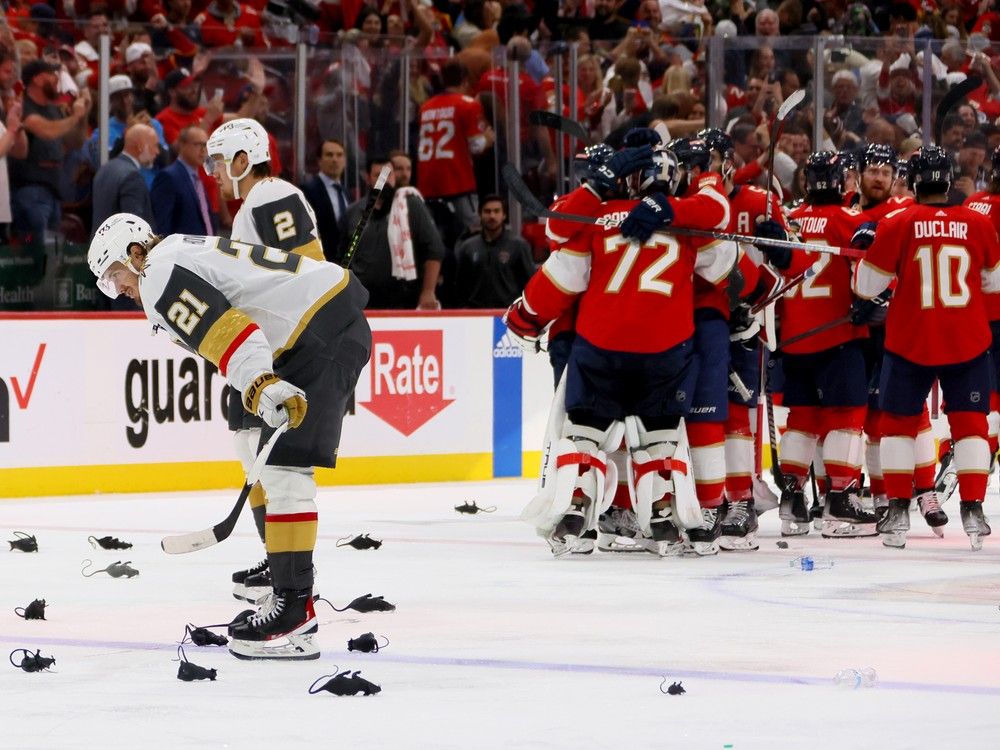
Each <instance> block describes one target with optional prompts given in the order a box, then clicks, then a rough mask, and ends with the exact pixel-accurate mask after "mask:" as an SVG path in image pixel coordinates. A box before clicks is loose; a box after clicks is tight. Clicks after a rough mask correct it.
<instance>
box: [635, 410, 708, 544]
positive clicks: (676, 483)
mask: <svg viewBox="0 0 1000 750" xmlns="http://www.w3.org/2000/svg"><path fill="white" fill-rule="evenodd" d="M651 438H652V440H651ZM653 440H655V442H652V441H653ZM625 442H626V444H627V445H628V447H629V451H630V453H631V455H632V461H631V471H629V474H628V488H629V495H630V496H631V498H632V508H633V510H635V515H636V521H637V522H638V524H639V528H640V529H642V531H643V533H644V534H646V535H649V534H650V533H651V532H650V527H649V522H650V520H651V519H652V516H653V504H654V503H656V502H657V501H659V500H660V499H661V498H663V496H664V495H665V494H667V493H670V497H671V506H672V508H673V511H674V518H675V519H677V523H678V524H679V525H680V526H682V527H683V528H685V529H693V528H696V527H699V526H701V525H702V523H703V519H702V515H701V506H700V505H699V504H698V493H697V489H696V487H695V482H694V471H693V470H692V466H691V447H690V445H689V444H688V439H687V429H686V428H685V425H684V420H683V419H682V420H681V422H680V424H679V425H678V426H677V429H674V430H656V431H655V432H652V433H647V432H646V431H645V429H644V428H643V426H642V423H641V422H640V421H639V420H638V419H637V418H636V417H626V418H625ZM651 442H652V444H650V443H651ZM665 474H666V476H665Z"/></svg>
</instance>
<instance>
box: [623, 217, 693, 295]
mask: <svg viewBox="0 0 1000 750" xmlns="http://www.w3.org/2000/svg"><path fill="white" fill-rule="evenodd" d="M643 251H645V252H646V253H652V252H658V253H659V256H657V258H656V260H654V261H653V262H652V263H650V264H649V265H648V266H647V267H646V270H645V271H643V272H642V273H641V274H639V285H638V288H639V291H640V292H655V293H656V294H663V295H666V296H667V297H669V296H670V293H671V292H672V291H673V289H674V285H673V284H672V283H671V282H669V281H666V280H665V279H661V278H660V276H661V275H662V274H663V273H665V272H666V271H667V269H669V268H670V267H671V266H672V265H673V264H674V263H676V262H677V260H678V259H679V258H680V255H681V248H680V245H679V244H678V243H677V240H676V239H675V238H674V237H671V236H670V235H668V234H659V233H657V234H654V235H653V236H652V237H651V238H650V239H649V240H648V241H647V243H646V244H645V245H641V246H640V245H639V243H638V242H634V241H632V242H630V241H629V240H626V239H625V238H624V237H622V236H621V235H620V234H613V235H611V236H610V237H605V238H604V253H605V255H607V254H609V253H621V257H620V258H619V259H618V265H616V266H615V270H614V273H612V274H611V278H610V279H609V280H608V285H607V288H606V289H605V291H606V292H608V293H609V294H618V292H620V291H621V290H622V287H623V286H624V285H625V282H626V280H627V279H628V277H629V274H630V272H631V271H632V267H633V266H634V265H635V263H636V261H637V260H638V259H639V255H640V253H641V252H643Z"/></svg>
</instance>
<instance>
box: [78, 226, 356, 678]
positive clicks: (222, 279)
mask: <svg viewBox="0 0 1000 750" xmlns="http://www.w3.org/2000/svg"><path fill="white" fill-rule="evenodd" d="M87 262H88V264H89V266H90V270H91V271H92V272H93V273H94V275H95V276H96V277H97V286H98V287H99V288H100V289H101V291H103V292H104V293H105V294H107V295H108V296H110V297H117V296H118V295H119V294H125V295H127V296H128V297H130V298H131V299H133V300H134V301H135V302H137V303H138V304H140V305H141V306H142V308H143V311H144V312H145V314H146V317H147V318H148V319H149V321H150V322H151V323H152V324H153V330H154V331H156V330H160V329H162V330H165V331H166V332H167V333H168V334H169V335H170V337H171V338H172V339H173V340H175V341H176V342H177V343H179V344H181V345H182V346H184V347H186V348H188V349H190V350H191V351H195V352H197V353H198V354H199V355H201V356H202V357H204V358H205V359H207V360H209V361H210V362H212V363H213V364H215V365H216V366H217V367H218V368H219V372H220V373H222V374H223V375H224V376H225V378H226V381H227V382H228V383H229V385H230V387H232V388H234V389H235V390H236V391H237V392H238V393H241V394H243V407H244V408H245V409H246V410H247V411H249V412H251V413H253V414H256V415H257V416H259V417H261V419H263V420H264V423H265V424H266V427H265V428H264V430H263V433H264V434H263V438H264V439H267V438H268V437H269V436H270V432H271V430H272V429H274V428H277V427H279V426H281V425H283V424H284V423H286V422H287V423H288V427H289V430H288V432H286V433H285V434H284V435H281V436H280V437H279V438H278V439H277V442H276V443H275V445H274V447H273V449H272V451H271V454H270V457H269V458H268V463H267V466H266V467H265V468H264V470H263V472H262V473H261V477H260V481H261V484H262V485H263V487H264V490H265V492H266V493H267V497H268V512H267V518H266V524H265V526H266V528H265V536H266V539H267V559H268V564H269V567H270V570H271V576H272V579H273V586H274V590H273V594H272V595H271V596H270V597H267V598H266V599H265V601H264V603H263V604H262V605H261V607H260V609H259V610H258V611H257V612H256V613H254V614H249V615H248V616H246V617H237V618H236V619H235V620H234V621H233V623H232V624H231V625H230V626H229V636H230V638H231V639H232V641H231V643H230V652H231V653H233V654H234V655H235V656H237V657H239V658H244V659H317V658H319V655H320V652H319V647H318V645H317V644H316V643H315V642H314V640H313V638H314V635H315V633H316V632H317V630H318V625H317V621H316V614H315V611H314V610H313V600H312V587H313V564H312V557H313V549H314V548H315V546H316V527H317V512H316V503H315V497H316V481H315V479H314V477H313V467H314V466H325V467H333V466H334V465H335V464H336V452H337V447H338V445H339V442H340V431H341V425H342V422H343V417H344V412H345V409H346V406H347V401H348V399H349V398H350V396H351V393H352V392H353V389H354V387H355V384H356V383H357V380H358V376H359V375H360V373H361V370H362V368H363V367H364V366H365V364H366V363H367V361H368V356H369V351H370V349H371V330H370V329H369V327H368V322H367V321H366V320H365V316H364V313H363V308H364V305H365V303H366V302H367V300H368V293H367V291H365V289H364V287H363V286H362V285H361V283H360V282H358V281H357V280H356V279H354V277H353V276H351V274H350V273H349V272H347V271H346V270H344V269H343V268H341V267H340V266H337V265H335V264H333V263H326V262H320V261H315V260H312V259H311V258H306V257H304V256H301V255H297V254H295V253H286V252H284V251H282V250H279V249H277V248H273V247H266V246H264V245H251V244H247V243H243V242H233V241H231V240H227V239H223V238H221V237H186V236H182V235H176V234H174V235H170V236H169V237H166V238H162V239H161V238H160V237H157V236H156V235H154V234H153V232H152V229H151V228H150V226H149V225H148V224H147V223H146V222H145V221H143V220H142V219H141V218H139V217H138V216H134V215H132V214H115V215H114V216H112V217H110V218H109V219H108V220H107V221H105V222H104V223H103V224H102V225H101V226H100V228H99V229H98V230H97V232H96V234H95V235H94V239H93V241H92V242H91V245H90V250H89V252H88V255H87Z"/></svg>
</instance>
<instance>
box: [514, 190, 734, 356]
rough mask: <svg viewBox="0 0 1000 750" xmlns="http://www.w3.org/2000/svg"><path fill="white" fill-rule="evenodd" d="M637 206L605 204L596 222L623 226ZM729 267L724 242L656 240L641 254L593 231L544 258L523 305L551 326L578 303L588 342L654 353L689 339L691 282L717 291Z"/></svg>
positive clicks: (730, 252)
mask: <svg viewBox="0 0 1000 750" xmlns="http://www.w3.org/2000/svg"><path fill="white" fill-rule="evenodd" d="M637 203H638V201H633V200H617V201H609V202H607V203H604V204H603V205H602V208H601V212H600V214H599V215H600V216H606V217H608V218H609V219H614V220H621V219H624V218H625V217H626V216H627V215H628V212H629V211H631V210H632V209H633V208H634V207H635V206H636V205H637ZM735 259H736V247H735V245H733V244H732V243H728V242H716V241H708V242H707V243H706V241H705V240H704V239H701V238H693V237H680V236H674V235H669V234H666V233H664V232H656V233H654V234H653V236H652V237H650V239H649V240H648V241H647V242H646V243H645V244H643V245H641V246H640V245H639V243H638V242H632V241H629V240H627V239H625V238H624V237H622V235H621V234H620V233H619V231H618V228H617V227H602V226H596V225H595V226H592V227H589V228H588V229H587V230H586V231H584V232H582V233H580V234H577V235H576V236H575V237H574V238H573V239H572V240H571V241H570V242H568V243H566V244H565V245H563V246H562V247H561V248H560V249H559V250H558V251H556V252H554V253H552V255H550V256H549V258H548V259H547V260H546V261H545V264H544V265H543V266H542V272H541V273H536V274H535V275H534V276H533V277H532V278H531V280H530V281H529V282H528V285H527V287H526V288H525V290H524V298H525V301H526V302H527V303H528V305H529V307H531V309H533V310H535V311H536V312H537V314H538V315H539V316H540V317H541V318H542V319H543V320H546V321H550V320H554V319H556V318H558V317H559V315H560V314H561V313H563V312H564V311H565V310H567V309H568V308H569V307H570V306H571V305H572V304H573V302H574V300H576V298H577V297H578V296H579V298H580V308H579V313H578V315H577V321H576V330H577V333H579V334H580V335H581V336H583V337H584V338H585V339H587V341H589V342H590V343H592V344H594V345H595V346H599V347H601V348H603V349H609V350H612V351H623V352H635V353H652V352H660V351H664V350H666V349H669V348H671V347H673V346H676V345H677V344H679V343H681V342H682V341H684V340H686V339H687V338H689V337H690V336H691V335H692V333H693V332H694V291H693V284H692V277H693V275H694V274H695V273H697V274H698V275H699V276H701V277H703V278H705V279H707V280H708V281H710V282H712V283H718V282H719V281H721V280H722V279H723V278H724V277H725V275H726V274H728V272H729V269H730V268H731V267H732V265H733V262H734V261H735Z"/></svg>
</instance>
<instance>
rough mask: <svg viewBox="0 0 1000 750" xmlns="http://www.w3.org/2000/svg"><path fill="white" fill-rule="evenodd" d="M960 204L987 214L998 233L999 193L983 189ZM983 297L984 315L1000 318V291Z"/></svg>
mask: <svg viewBox="0 0 1000 750" xmlns="http://www.w3.org/2000/svg"><path fill="white" fill-rule="evenodd" d="M962 205H963V206H968V207H969V208H971V209H972V210H973V211H978V212H979V213H981V214H985V215H986V216H988V217H989V218H990V221H992V222H993V228H994V229H996V230H997V232H998V233H1000V194H996V193H987V192H986V191H985V190H984V191H982V192H980V193H974V194H973V195H970V196H969V197H968V198H967V199H966V201H965V203H963V204H962ZM985 298H986V317H988V318H989V319H990V320H991V321H992V320H1000V293H991V294H987V295H986V297H985Z"/></svg>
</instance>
